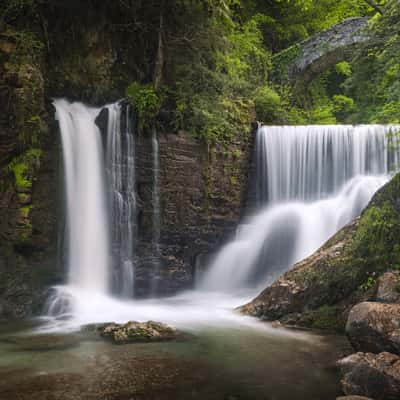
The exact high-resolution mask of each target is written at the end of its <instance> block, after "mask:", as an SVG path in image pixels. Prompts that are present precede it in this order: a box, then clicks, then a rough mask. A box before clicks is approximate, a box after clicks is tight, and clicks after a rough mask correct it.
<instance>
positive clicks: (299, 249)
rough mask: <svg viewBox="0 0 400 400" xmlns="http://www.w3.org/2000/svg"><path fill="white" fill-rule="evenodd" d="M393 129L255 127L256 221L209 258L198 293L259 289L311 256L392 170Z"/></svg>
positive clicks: (251, 218)
mask: <svg viewBox="0 0 400 400" xmlns="http://www.w3.org/2000/svg"><path fill="white" fill-rule="evenodd" d="M399 130H400V127H399V126H382V125H363V126H276V127H271V126H263V127H260V128H259V130H258V132H257V137H256V149H255V162H256V200H257V205H258V207H259V212H258V214H257V215H253V216H249V217H247V218H246V219H245V220H244V221H243V224H241V225H240V226H239V228H238V230H237V232H236V237H235V238H234V240H232V241H231V242H230V243H228V244H227V245H226V246H224V247H223V248H222V249H221V251H220V252H219V253H218V254H217V256H216V257H215V259H214V261H213V263H212V265H211V266H210V268H209V270H208V272H207V273H206V274H205V275H204V276H203V278H202V279H201V281H200V284H199V288H201V289H203V290H211V291H228V292H229V291H234V290H238V289H240V288H243V287H246V286H252V285H253V286H254V285H255V284H256V283H260V282H261V283H263V284H265V282H266V281H271V280H273V279H274V278H276V276H277V275H279V274H280V273H282V272H283V271H285V270H286V269H287V268H288V267H289V266H290V265H293V264H294V263H296V262H298V261H300V260H301V259H303V258H305V257H307V256H309V255H311V254H312V253H313V252H314V251H315V250H317V249H318V248H319V247H320V246H321V245H322V244H323V243H324V242H325V241H326V240H327V239H329V237H331V236H332V235H333V234H334V233H335V232H336V231H337V230H339V229H340V228H341V227H343V226H344V225H346V224H347V223H349V222H350V221H351V220H352V219H354V218H355V217H356V216H357V215H359V214H360V212H361V211H362V209H363V208H364V207H365V206H366V205H367V204H368V202H369V200H370V199H371V197H372V196H373V194H374V193H375V192H376V191H377V190H378V189H379V188H380V187H381V186H382V185H383V184H384V183H385V182H386V181H387V180H388V177H389V174H390V172H391V171H392V170H394V169H396V168H398V162H399V159H400V151H399V149H398V148H394V147H393V146H392V145H391V144H392V137H391V135H390V133H391V132H394V131H399Z"/></svg>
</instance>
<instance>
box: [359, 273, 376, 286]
mask: <svg viewBox="0 0 400 400" xmlns="http://www.w3.org/2000/svg"><path fill="white" fill-rule="evenodd" d="M375 275H376V274H375V272H373V274H372V275H370V276H368V279H367V280H366V281H365V282H364V283H362V284H361V285H360V289H362V290H364V291H367V290H369V289H371V288H373V287H374V286H375V285H376V277H375Z"/></svg>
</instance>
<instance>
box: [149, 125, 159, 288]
mask: <svg viewBox="0 0 400 400" xmlns="http://www.w3.org/2000/svg"><path fill="white" fill-rule="evenodd" d="M151 144H152V151H153V190H152V202H153V243H152V247H153V267H154V268H153V279H152V284H151V292H152V295H155V294H157V289H158V285H159V281H160V277H159V274H160V228H161V225H160V183H159V180H160V150H159V144H158V137H157V131H156V129H153V134H152V138H151Z"/></svg>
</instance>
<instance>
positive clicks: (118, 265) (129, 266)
mask: <svg viewBox="0 0 400 400" xmlns="http://www.w3.org/2000/svg"><path fill="white" fill-rule="evenodd" d="M106 108H107V110H108V126H107V144H106V169H107V184H108V185H107V186H108V191H109V199H110V206H111V221H112V224H111V225H112V226H111V228H112V253H113V263H114V268H113V270H114V275H115V279H114V281H116V282H115V285H114V286H116V287H115V290H114V291H115V292H116V293H118V294H120V295H122V296H123V297H133V291H134V277H135V269H134V254H135V241H136V194H135V181H136V180H135V136H134V132H133V130H132V123H131V116H130V112H129V111H130V110H129V106H126V107H125V109H126V114H125V118H123V113H122V110H123V107H122V105H121V104H120V103H119V102H117V103H114V104H111V105H108V106H106Z"/></svg>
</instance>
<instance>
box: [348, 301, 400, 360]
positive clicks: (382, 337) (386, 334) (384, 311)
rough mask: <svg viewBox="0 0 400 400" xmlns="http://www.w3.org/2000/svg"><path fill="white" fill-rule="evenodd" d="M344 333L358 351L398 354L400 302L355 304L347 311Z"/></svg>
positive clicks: (399, 343) (399, 352)
mask: <svg viewBox="0 0 400 400" xmlns="http://www.w3.org/2000/svg"><path fill="white" fill-rule="evenodd" d="M346 333H347V335H348V337H349V340H350V342H351V344H352V346H353V347H354V348H355V349H356V350H358V351H368V352H372V353H379V352H381V351H390V352H392V353H396V354H400V304H384V303H375V302H364V303H360V304H357V305H356V306H354V307H353V308H352V309H351V311H350V313H349V318H348V320H347V324H346Z"/></svg>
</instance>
